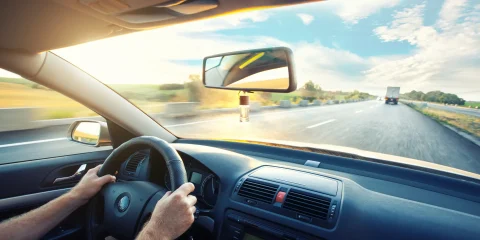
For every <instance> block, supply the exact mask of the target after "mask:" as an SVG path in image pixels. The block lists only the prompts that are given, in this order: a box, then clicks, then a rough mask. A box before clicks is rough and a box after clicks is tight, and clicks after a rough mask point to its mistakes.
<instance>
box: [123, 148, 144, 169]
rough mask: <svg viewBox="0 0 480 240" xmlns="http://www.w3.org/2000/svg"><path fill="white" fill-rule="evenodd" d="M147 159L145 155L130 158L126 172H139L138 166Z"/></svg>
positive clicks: (140, 154)
mask: <svg viewBox="0 0 480 240" xmlns="http://www.w3.org/2000/svg"><path fill="white" fill-rule="evenodd" d="M146 157H147V155H145V154H144V153H139V152H137V153H135V154H134V155H133V156H132V157H130V160H128V163H127V166H126V167H125V170H126V171H127V172H133V173H135V172H137V168H138V165H140V163H141V162H142V161H143V160H144V159H145V158H146Z"/></svg>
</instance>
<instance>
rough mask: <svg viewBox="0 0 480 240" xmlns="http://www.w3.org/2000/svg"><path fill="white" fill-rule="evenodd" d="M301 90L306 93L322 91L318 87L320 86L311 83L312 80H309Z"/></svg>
mask: <svg viewBox="0 0 480 240" xmlns="http://www.w3.org/2000/svg"><path fill="white" fill-rule="evenodd" d="M303 89H305V90H307V91H310V92H321V91H322V88H321V87H320V85H318V84H315V83H313V82H312V80H309V81H308V82H306V83H305V84H304V85H303Z"/></svg>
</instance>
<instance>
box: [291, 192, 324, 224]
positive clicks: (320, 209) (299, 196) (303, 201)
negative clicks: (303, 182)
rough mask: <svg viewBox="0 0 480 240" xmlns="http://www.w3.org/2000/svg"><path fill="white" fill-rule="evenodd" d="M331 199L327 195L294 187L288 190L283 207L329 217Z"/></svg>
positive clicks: (319, 216) (313, 215)
mask: <svg viewBox="0 0 480 240" xmlns="http://www.w3.org/2000/svg"><path fill="white" fill-rule="evenodd" d="M331 201H332V200H331V199H330V198H327V197H322V196H318V195H314V194H309V193H303V192H300V191H297V190H293V189H292V190H290V192H288V194H287V198H286V199H285V202H284V203H283V206H282V207H283V208H286V209H289V210H292V211H295V212H298V213H302V214H305V215H308V216H311V217H315V218H320V219H327V216H328V209H329V208H330V202H331Z"/></svg>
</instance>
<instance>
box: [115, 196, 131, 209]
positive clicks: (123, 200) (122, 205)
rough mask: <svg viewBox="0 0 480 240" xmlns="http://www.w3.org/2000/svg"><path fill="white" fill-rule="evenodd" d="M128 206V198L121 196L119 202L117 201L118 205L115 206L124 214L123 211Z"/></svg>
mask: <svg viewBox="0 0 480 240" xmlns="http://www.w3.org/2000/svg"><path fill="white" fill-rule="evenodd" d="M129 205H130V197H128V196H123V197H122V198H121V199H120V201H118V204H117V208H118V211H120V212H125V210H127V208H128V206H129Z"/></svg>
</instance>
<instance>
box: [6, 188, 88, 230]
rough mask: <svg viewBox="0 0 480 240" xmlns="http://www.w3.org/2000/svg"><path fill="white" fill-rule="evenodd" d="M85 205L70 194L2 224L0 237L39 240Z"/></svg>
mask: <svg viewBox="0 0 480 240" xmlns="http://www.w3.org/2000/svg"><path fill="white" fill-rule="evenodd" d="M83 204H85V202H83V201H80V200H78V198H77V197H75V196H73V194H72V192H69V193H67V194H64V195H63V196H61V197H59V198H57V199H55V200H52V201H50V202H49V203H47V204H45V205H43V206H41V207H39V208H37V209H35V210H32V211H30V212H28V213H25V214H23V215H21V216H19V217H15V218H12V219H9V220H6V221H4V222H2V223H0V235H1V236H2V238H5V239H39V238H41V237H42V236H44V235H45V234H46V233H47V232H48V231H50V230H51V229H53V228H54V227H55V226H57V225H58V224H59V223H60V222H61V221H62V220H63V219H65V218H66V217H67V216H68V215H70V214H71V213H72V212H73V211H75V210H76V209H77V208H79V207H80V206H82V205H83Z"/></svg>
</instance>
